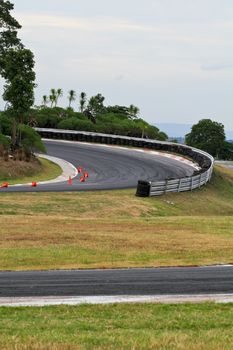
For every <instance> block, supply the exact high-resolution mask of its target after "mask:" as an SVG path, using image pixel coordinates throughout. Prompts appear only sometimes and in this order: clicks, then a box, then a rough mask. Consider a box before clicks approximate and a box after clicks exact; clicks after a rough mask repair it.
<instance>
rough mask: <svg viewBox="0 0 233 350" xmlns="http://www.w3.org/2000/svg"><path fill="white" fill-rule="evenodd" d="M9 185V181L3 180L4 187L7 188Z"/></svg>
mask: <svg viewBox="0 0 233 350" xmlns="http://www.w3.org/2000/svg"><path fill="white" fill-rule="evenodd" d="M8 186H9V183H8V182H3V184H2V186H1V187H2V188H7V187H8Z"/></svg>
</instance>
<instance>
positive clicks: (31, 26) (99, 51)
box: [0, 0, 233, 130]
mask: <svg viewBox="0 0 233 350" xmlns="http://www.w3.org/2000/svg"><path fill="white" fill-rule="evenodd" d="M11 2H12V3H14V5H15V9H14V11H13V13H12V14H13V15H14V17H15V18H16V19H17V20H18V21H19V22H20V24H21V25H22V29H21V30H20V35H19V36H20V37H21V38H22V41H23V43H24V45H25V46H26V47H27V48H29V49H31V50H32V51H33V53H34V55H35V61H36V66H35V71H36V76H37V88H36V91H35V96H36V100H35V104H36V105H40V104H41V101H42V96H43V95H45V94H47V95H48V94H49V91H50V89H51V88H62V89H63V91H64V96H63V99H62V100H61V101H60V105H62V106H67V104H68V102H67V95H68V91H69V90H70V89H74V90H75V91H76V92H77V94H80V92H81V91H85V92H86V93H87V94H88V96H89V97H90V96H93V95H95V94H97V93H101V94H102V95H103V96H105V99H106V100H105V104H106V105H126V106H129V105H130V104H134V105H136V106H138V107H139V108H140V116H141V117H142V118H144V119H145V120H147V121H148V122H150V123H153V124H156V123H188V124H194V123H196V122H198V121H199V120H200V119H203V118H211V119H213V120H216V121H218V122H221V123H223V124H224V125H225V127H226V129H228V130H233V125H232V124H233V123H232V120H233V39H232V38H233V1H232V0H221V1H220V0H195V1H193V0H143V1H142V0H118V1H113V0H98V1H97V0H85V1H84V0H82V1H81V0H40V1H35V0H34V1H33V0H11ZM2 92H3V81H2V80H1V82H0V93H1V95H2ZM3 106H4V103H3V102H2V100H1V101H0V108H3ZM74 107H75V108H77V109H78V102H76V105H75V104H74Z"/></svg>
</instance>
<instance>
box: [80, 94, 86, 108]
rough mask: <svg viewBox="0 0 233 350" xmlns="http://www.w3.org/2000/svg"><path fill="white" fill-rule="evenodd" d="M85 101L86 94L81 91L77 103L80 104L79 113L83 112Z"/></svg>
mask: <svg viewBox="0 0 233 350" xmlns="http://www.w3.org/2000/svg"><path fill="white" fill-rule="evenodd" d="M86 102H87V94H86V93H85V92H81V94H80V98H79V104H80V108H79V110H80V112H81V113H83V112H84V109H85V106H86Z"/></svg>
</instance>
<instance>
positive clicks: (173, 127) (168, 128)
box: [155, 123, 233, 140]
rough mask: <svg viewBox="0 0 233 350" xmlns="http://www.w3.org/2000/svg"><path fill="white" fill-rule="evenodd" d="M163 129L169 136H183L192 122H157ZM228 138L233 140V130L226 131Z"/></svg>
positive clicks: (188, 130)
mask: <svg viewBox="0 0 233 350" xmlns="http://www.w3.org/2000/svg"><path fill="white" fill-rule="evenodd" d="M155 126H157V127H158V128H159V129H160V130H161V131H164V132H165V133H166V134H167V135H168V136H169V138H173V137H174V138H183V137H184V136H185V135H186V134H188V133H189V132H190V130H191V128H192V124H179V123H157V124H155ZM226 138H227V140H233V131H226Z"/></svg>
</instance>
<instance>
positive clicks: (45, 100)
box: [42, 95, 49, 107]
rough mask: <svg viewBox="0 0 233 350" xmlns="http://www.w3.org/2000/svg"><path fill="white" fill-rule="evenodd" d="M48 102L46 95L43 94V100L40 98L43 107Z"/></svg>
mask: <svg viewBox="0 0 233 350" xmlns="http://www.w3.org/2000/svg"><path fill="white" fill-rule="evenodd" d="M48 103H49V99H48V96H46V95H44V96H43V100H42V104H43V106H44V107H47V104H48Z"/></svg>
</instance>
